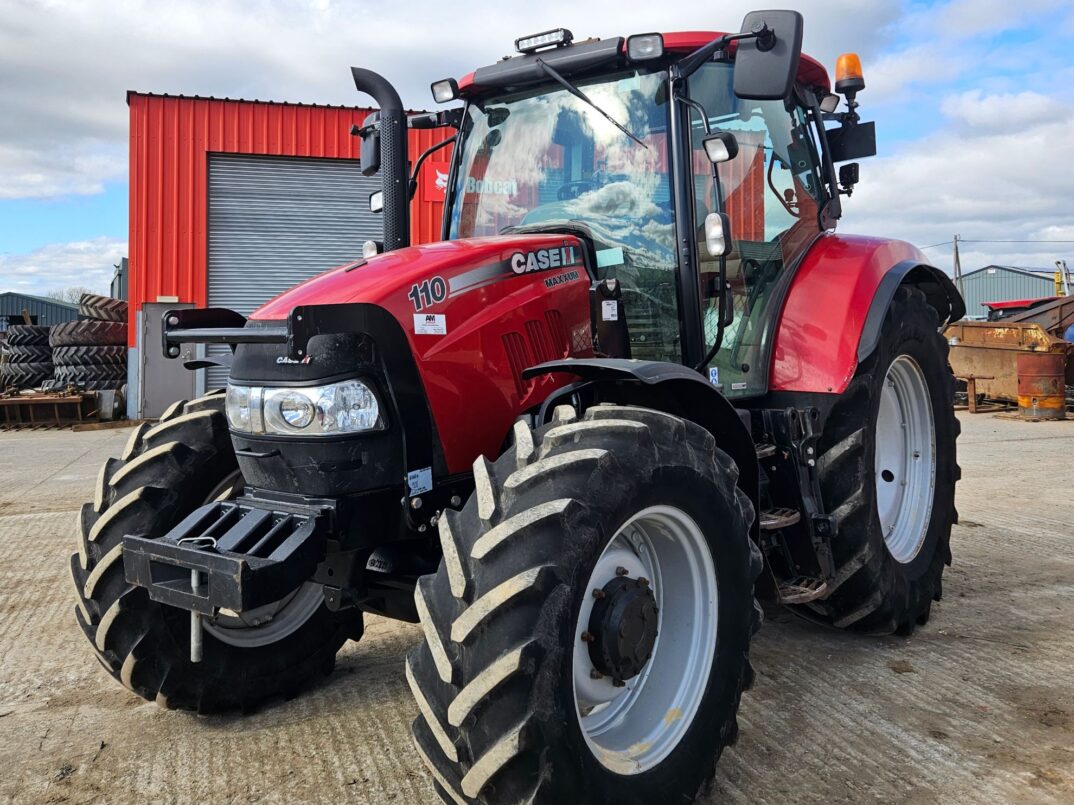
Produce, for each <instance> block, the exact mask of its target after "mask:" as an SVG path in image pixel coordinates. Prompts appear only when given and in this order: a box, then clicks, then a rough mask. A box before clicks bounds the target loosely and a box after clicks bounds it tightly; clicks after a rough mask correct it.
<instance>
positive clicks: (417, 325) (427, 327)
mask: <svg viewBox="0 0 1074 805" xmlns="http://www.w3.org/2000/svg"><path fill="white" fill-rule="evenodd" d="M414 332H415V334H417V335H447V316H446V315H444V314H443V313H415V314H414Z"/></svg>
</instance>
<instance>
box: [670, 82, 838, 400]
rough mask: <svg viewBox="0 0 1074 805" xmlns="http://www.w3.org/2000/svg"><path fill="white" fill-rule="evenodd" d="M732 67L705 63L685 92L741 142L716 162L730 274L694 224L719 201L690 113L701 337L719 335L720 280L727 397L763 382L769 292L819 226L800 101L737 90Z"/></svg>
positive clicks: (719, 380)
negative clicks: (724, 287) (743, 95)
mask: <svg viewBox="0 0 1074 805" xmlns="http://www.w3.org/2000/svg"><path fill="white" fill-rule="evenodd" d="M732 69H733V68H732V66H731V65H730V64H721V63H714V64H708V65H705V66H704V67H703V68H702V69H701V70H699V71H698V72H697V73H695V75H694V76H693V77H692V78H691V79H690V96H691V98H692V99H693V100H695V101H697V102H698V103H700V104H701V105H702V106H703V107H704V109H705V112H706V114H707V116H708V124H709V126H710V127H711V129H712V130H713V131H727V132H731V133H732V134H734V136H735V138H736V140H737V141H738V147H739V150H738V155H737V156H736V157H735V158H734V159H732V160H730V161H728V162H724V163H722V164H720V165H719V166H718V171H719V177H720V186H721V195H722V198H721V199H719V202H720V204H719V207H720V208H722V210H723V212H726V213H727V214H728V215H729V217H730V218H731V230H732V235H733V240H734V250H733V251H732V252H731V254H730V255H728V257H727V258H726V261H725V262H726V275H727V276H726V278H723V276H722V275H721V272H720V262H719V260H718V259H717V258H715V257H712V256H711V255H709V254H708V251H707V249H706V247H705V242H704V236H703V233H702V232H701V231H700V226H701V224H702V223H703V221H704V219H705V216H706V215H707V214H708V213H710V212H714V211H715V210H716V209H717V207H718V205H717V198H716V191H715V187H714V183H713V181H712V165H711V164H710V163H709V162H708V160H707V158H706V157H705V154H704V148H703V145H702V140H703V138H704V137H705V133H706V130H705V125H704V122H703V121H702V120H701V119H700V115H699V114H697V113H696V112H695V113H694V115H693V116H692V120H691V137H692V148H693V160H692V161H693V170H694V188H695V196H694V202H695V203H694V207H695V209H694V214H695V221H696V222H697V224H698V226H699V232H698V254H699V261H700V278H701V279H700V281H701V288H700V292H701V298H702V305H703V310H702V320H703V322H704V327H705V333H704V335H705V342H706V346H711V345H712V344H714V343H715V340H716V337H717V332H718V319H719V317H718V315H717V314H718V311H717V294H718V291H719V286H720V283H721V282H722V281H724V279H726V282H727V283H728V284H729V293H731V295H732V303H733V304H732V308H733V311H734V320H733V321H732V322H731V323H730V324H729V325H728V326H726V327H725V328H724V333H723V341H722V347H721V349H720V351H719V352H718V353H717V355H716V357H715V359H714V360H713V362H712V364H710V367H709V369H710V370H711V371H710V373H709V376H710V379H711V380H712V381H713V382H714V383H716V384H717V385H718V386H719V387H720V388H721V390H722V391H723V392H724V393H725V394H727V395H728V396H735V397H741V396H750V395H754V394H760V393H763V392H764V391H765V390H766V385H767V372H766V371H765V368H764V367H766V366H767V361H766V360H765V349H766V348H767V344H766V343H765V336H766V333H767V329H768V328H767V325H768V323H769V319H770V317H771V316H770V312H769V305H770V303H771V301H772V298H773V291H774V290H775V288H776V287H777V285H778V281H779V279H780V277H781V276H782V274H783V272H784V269H785V268H786V266H787V265H788V264H790V263H792V262H793V261H794V260H796V259H797V258H798V257H799V256H800V255H801V254H802V253H803V252H804V251H805V250H806V249H808V247H809V245H810V244H811V243H812V242H813V240H814V238H816V236H817V235H818V234H819V233H820V226H819V224H818V212H819V209H820V205H821V203H823V200H824V191H823V187H822V185H821V182H820V170H819V160H818V158H817V152H816V148H815V146H814V143H813V141H812V138H811V134H810V129H809V127H808V125H807V118H806V115H805V110H803V109H801V108H799V107H797V106H795V107H792V108H790V109H788V108H787V106H786V105H785V104H784V102H783V101H749V100H742V99H739V98H736V97H735V95H734V93H733V92H732V90H731V76H732V74H733V73H732Z"/></svg>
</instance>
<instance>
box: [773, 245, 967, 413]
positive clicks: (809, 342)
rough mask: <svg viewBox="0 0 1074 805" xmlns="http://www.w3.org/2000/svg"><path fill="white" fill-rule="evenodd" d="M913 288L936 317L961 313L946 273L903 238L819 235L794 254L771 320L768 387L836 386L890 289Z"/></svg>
mask: <svg viewBox="0 0 1074 805" xmlns="http://www.w3.org/2000/svg"><path fill="white" fill-rule="evenodd" d="M903 284H912V285H914V286H916V287H918V288H920V289H921V290H922V291H923V292H924V293H925V295H926V297H927V298H928V301H929V303H930V304H931V305H932V306H933V307H934V308H936V311H937V316H938V319H939V323H940V324H943V323H945V322H951V321H955V320H957V319H959V318H961V317H962V316H963V315H964V314H965V303H964V302H963V301H962V297H961V296H959V293H958V291H957V290H956V289H955V286H954V284H953V283H952V282H951V280H950V279H949V278H948V277H947V275H946V274H944V273H943V272H942V271H940V270H939V269H937V268H934V267H933V266H930V265H929V264H928V262H927V260H926V258H925V256H924V255H923V254H922V253H921V252H920V251H919V250H918V249H917V248H916V247H914V246H912V245H910V244H909V243H905V242H903V241H898V240H881V239H878V238H864V237H856V236H841V235H825V236H823V237H821V238H819V239H818V240H817V242H816V243H815V244H814V245H813V247H812V248H811V249H810V251H809V253H808V254H807V255H806V256H805V258H804V259H803V260H802V262H801V264H800V265H799V267H798V270H797V272H796V273H795V276H794V279H793V281H792V283H791V287H790V289H789V291H788V293H787V301H786V303H785V304H784V306H783V310H782V312H781V314H780V320H779V322H778V324H777V327H776V335H775V343H774V348H773V351H772V355H773V359H772V368H771V373H770V376H769V389H770V391H772V392H809V393H821V394H825V393H828V394H841V393H842V392H843V391H845V390H846V387H847V385H848V384H849V383H850V380H851V379H852V378H853V377H854V373H855V372H856V371H857V368H858V364H859V363H860V362H861V361H863V360H865V359H866V358H868V357H869V355H871V354H872V352H873V350H874V349H875V348H876V344H877V341H878V339H879V336H880V327H881V325H882V324H883V321H884V316H885V315H886V313H887V310H888V306H889V305H890V304H891V300H892V298H893V297H894V296H895V291H896V290H897V289H898V288H899V286H900V285H903Z"/></svg>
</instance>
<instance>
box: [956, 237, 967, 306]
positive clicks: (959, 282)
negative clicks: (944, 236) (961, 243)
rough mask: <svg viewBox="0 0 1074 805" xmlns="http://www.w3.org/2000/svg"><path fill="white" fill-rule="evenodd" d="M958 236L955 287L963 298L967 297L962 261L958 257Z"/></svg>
mask: <svg viewBox="0 0 1074 805" xmlns="http://www.w3.org/2000/svg"><path fill="white" fill-rule="evenodd" d="M958 238H959V236H958V235H955V287H957V288H958V292H959V293H960V294H962V296H965V295H966V289H965V288H963V287H962V261H961V260H960V259H959V257H958Z"/></svg>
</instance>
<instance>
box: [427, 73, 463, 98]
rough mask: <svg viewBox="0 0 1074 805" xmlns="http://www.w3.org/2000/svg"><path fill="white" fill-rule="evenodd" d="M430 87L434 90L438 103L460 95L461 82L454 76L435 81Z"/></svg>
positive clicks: (434, 96)
mask: <svg viewBox="0 0 1074 805" xmlns="http://www.w3.org/2000/svg"><path fill="white" fill-rule="evenodd" d="M429 88H430V89H431V90H432V91H433V100H434V101H436V102H437V103H447V102H448V101H453V100H455V99H456V98H458V97H459V82H458V81H456V80H455V79H454V78H444V79H442V80H440V81H434V82H433V83H432V84H431V85H430V86H429Z"/></svg>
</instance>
